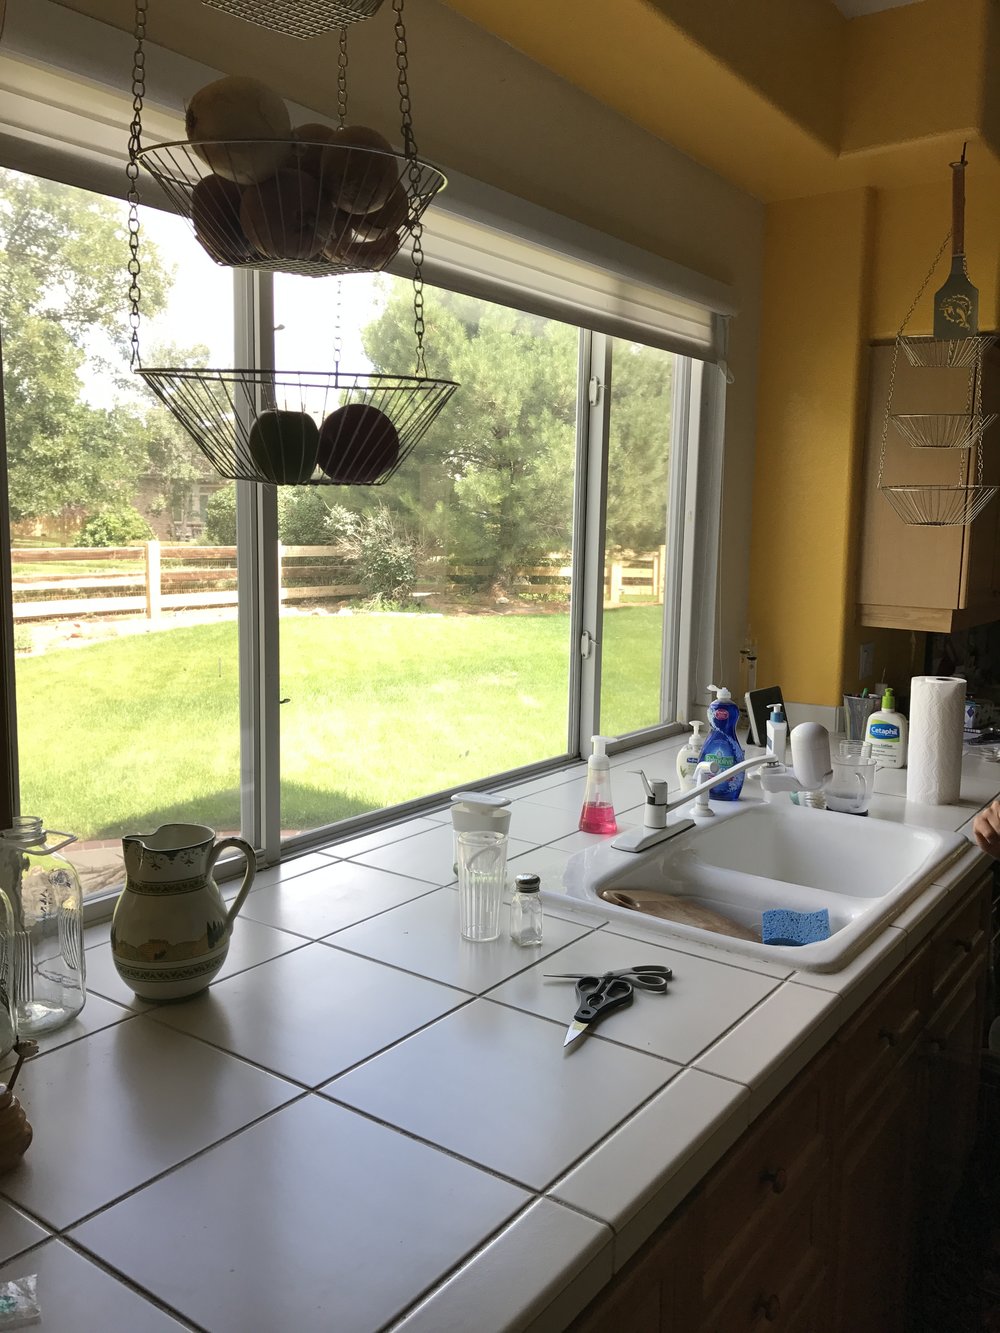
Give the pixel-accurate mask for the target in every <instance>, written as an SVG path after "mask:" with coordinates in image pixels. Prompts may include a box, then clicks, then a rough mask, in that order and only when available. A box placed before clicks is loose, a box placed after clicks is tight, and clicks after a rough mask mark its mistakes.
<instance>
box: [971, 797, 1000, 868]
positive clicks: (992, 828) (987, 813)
mask: <svg viewBox="0 0 1000 1333" xmlns="http://www.w3.org/2000/svg"><path fill="white" fill-rule="evenodd" d="M972 831H973V833H974V834H975V835H976V842H977V843H978V844H979V846H980V847H981V848H982V849H983V851H984V852H989V854H990V856H995V857H997V859H998V860H1000V801H994V802H993V803H992V804H991V805H988V806H987V807H986V809H985V810H980V812H979V814H978V815H976V817H975V819H974V820H973V821H972Z"/></svg>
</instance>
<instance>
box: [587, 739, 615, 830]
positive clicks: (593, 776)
mask: <svg viewBox="0 0 1000 1333" xmlns="http://www.w3.org/2000/svg"><path fill="white" fill-rule="evenodd" d="M612 739H614V738H613V737H609V736H591V738H590V740H591V744H592V745H593V747H594V752H593V754H592V755H591V756H590V758H589V759H588V760H587V786H586V789H585V791H584V793H583V808H582V810H581V811H580V824H579V827H580V830H581V831H582V832H583V833H617V832H618V821H617V820H616V819H615V807H614V805H613V803H612V800H611V761H610V760H609V759H608V756H607V753H606V747H607V744H608V741H609V740H612Z"/></svg>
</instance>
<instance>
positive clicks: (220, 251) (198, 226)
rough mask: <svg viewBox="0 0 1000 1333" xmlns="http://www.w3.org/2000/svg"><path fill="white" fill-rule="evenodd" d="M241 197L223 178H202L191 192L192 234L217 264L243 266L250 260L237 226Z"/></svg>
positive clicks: (251, 255) (248, 251) (240, 230)
mask: <svg viewBox="0 0 1000 1333" xmlns="http://www.w3.org/2000/svg"><path fill="white" fill-rule="evenodd" d="M242 194H243V192H242V190H241V189H240V187H239V186H238V185H237V184H236V183H235V182H234V181H230V180H226V179H225V178H224V177H223V176H205V177H204V178H203V179H202V180H200V181H198V182H197V184H196V185H195V187H194V189H193V190H192V191H191V221H192V222H193V224H194V234H195V236H197V238H198V240H199V241H200V242H201V244H202V246H203V248H204V249H205V250H207V251H208V253H209V254H210V255H211V256H212V258H213V259H214V260H215V261H216V263H217V264H245V263H246V262H247V260H248V259H251V258H252V257H253V247H252V246H251V244H250V242H249V241H248V240H247V238H246V236H245V235H244V234H243V228H242V226H241V225H240V200H241V198H242Z"/></svg>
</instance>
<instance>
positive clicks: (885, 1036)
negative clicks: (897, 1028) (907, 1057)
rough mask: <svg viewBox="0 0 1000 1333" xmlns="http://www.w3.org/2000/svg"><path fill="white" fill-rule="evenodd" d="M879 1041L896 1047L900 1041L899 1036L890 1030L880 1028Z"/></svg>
mask: <svg viewBox="0 0 1000 1333" xmlns="http://www.w3.org/2000/svg"><path fill="white" fill-rule="evenodd" d="M878 1035H879V1041H884V1042H885V1044H886V1045H887V1046H895V1045H896V1043H897V1042H898V1041H899V1036H898V1034H897V1033H895V1032H891V1031H890V1030H889V1028H879V1034H878Z"/></svg>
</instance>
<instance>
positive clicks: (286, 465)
mask: <svg viewBox="0 0 1000 1333" xmlns="http://www.w3.org/2000/svg"><path fill="white" fill-rule="evenodd" d="M318 443H319V430H318V428H317V426H316V422H315V421H314V420H313V418H312V417H311V416H310V415H309V413H308V412H293V411H285V410H281V411H276V412H261V414H260V416H258V417H257V419H256V421H254V423H253V425H252V426H251V427H250V437H249V440H248V445H249V449H250V457H251V458H252V459H253V464H254V467H255V468H256V469H257V471H258V472H259V473H260V477H261V480H263V481H273V482H284V483H289V482H292V483H295V482H299V483H301V482H305V481H308V480H309V478H310V477H311V476H312V474H313V469H314V468H315V466H316V449H317V445H318Z"/></svg>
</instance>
